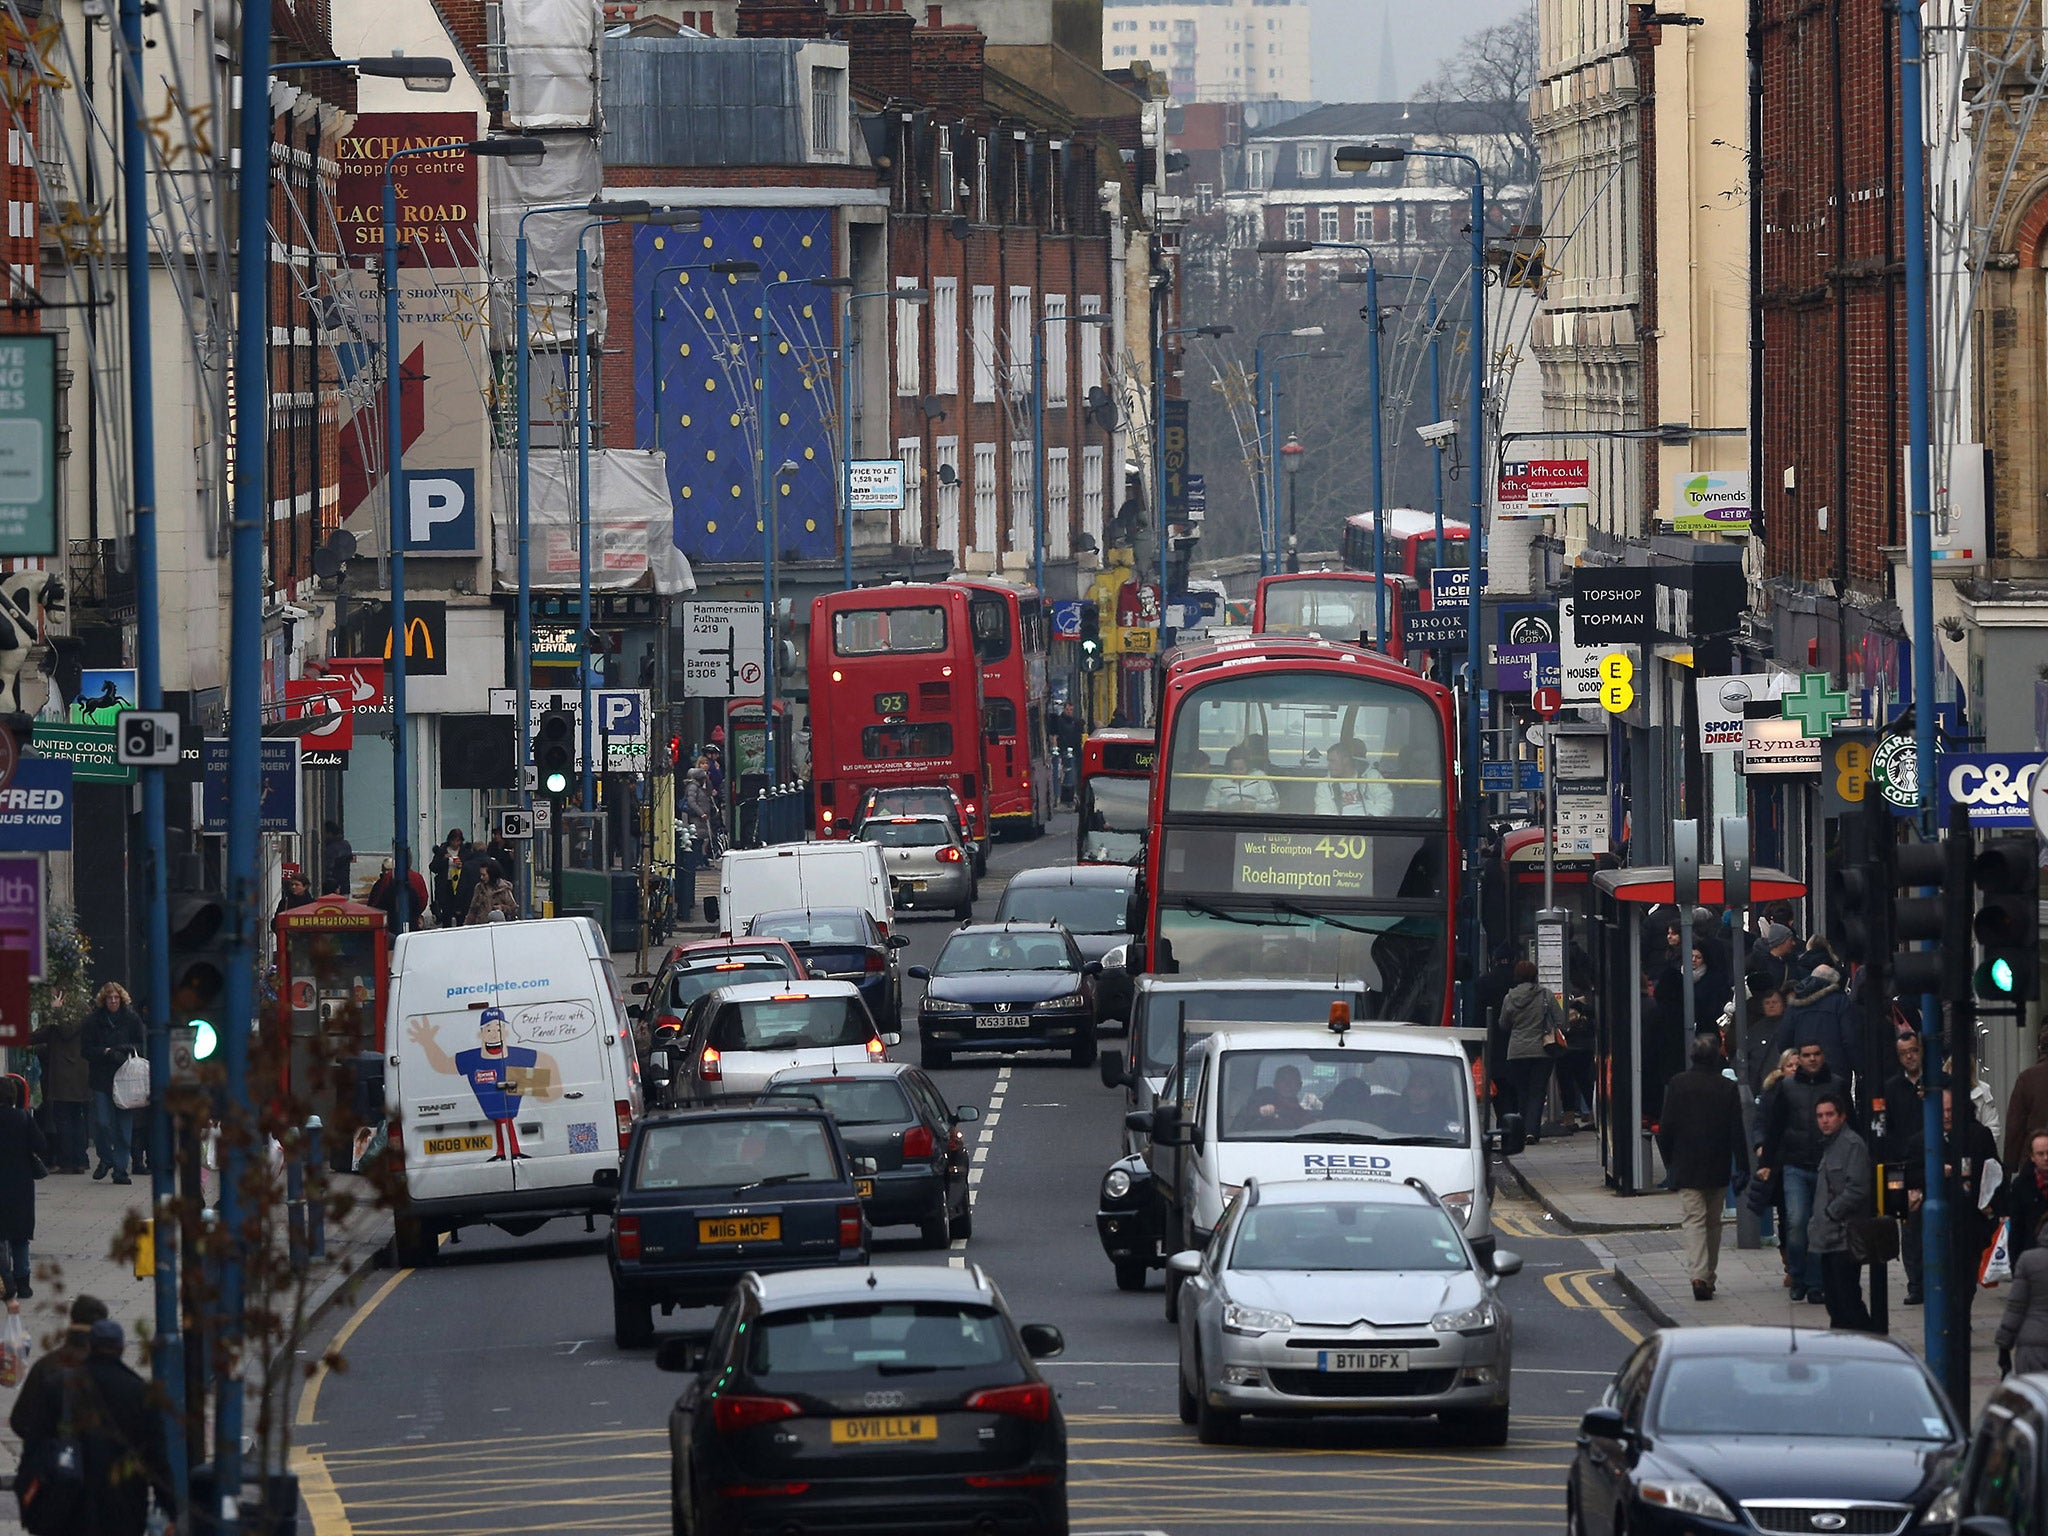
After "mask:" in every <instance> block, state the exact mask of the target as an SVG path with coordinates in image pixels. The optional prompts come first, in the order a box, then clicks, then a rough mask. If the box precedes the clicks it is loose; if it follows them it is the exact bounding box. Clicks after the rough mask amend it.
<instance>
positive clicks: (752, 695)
mask: <svg viewBox="0 0 2048 1536" xmlns="http://www.w3.org/2000/svg"><path fill="white" fill-rule="evenodd" d="M766 645H767V637H766V636H765V635H763V634H762V632H761V605H760V604H759V603H711V602H688V603H685V604H683V695H684V697H686V698H692V699H757V698H759V697H760V696H761V683H762V679H763V678H764V677H766V676H767V671H768V653H767V649H766Z"/></svg>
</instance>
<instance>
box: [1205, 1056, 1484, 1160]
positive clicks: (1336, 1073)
mask: <svg viewBox="0 0 2048 1536" xmlns="http://www.w3.org/2000/svg"><path fill="white" fill-rule="evenodd" d="M1216 1117H1217V1122H1218V1125H1219V1128H1220V1130H1221V1134H1222V1139H1223V1140H1225V1141H1324V1140H1330V1141H1334V1140H1342V1141H1346V1142H1364V1143H1376V1144H1379V1145H1382V1146H1405V1147H1462V1146H1466V1145H1469V1137H1468V1134H1467V1130H1466V1124H1465V1063H1464V1060H1463V1058H1462V1057H1451V1056H1431V1055H1423V1054H1421V1053H1420V1052H1415V1051H1375V1050H1369V1049H1365V1048H1361V1047H1356V1046H1337V1047H1334V1048H1332V1049H1328V1050H1240V1051H1228V1052H1225V1053H1224V1057H1223V1075H1222V1079H1221V1082H1220V1084H1219V1087H1218V1099H1217V1107H1216Z"/></svg>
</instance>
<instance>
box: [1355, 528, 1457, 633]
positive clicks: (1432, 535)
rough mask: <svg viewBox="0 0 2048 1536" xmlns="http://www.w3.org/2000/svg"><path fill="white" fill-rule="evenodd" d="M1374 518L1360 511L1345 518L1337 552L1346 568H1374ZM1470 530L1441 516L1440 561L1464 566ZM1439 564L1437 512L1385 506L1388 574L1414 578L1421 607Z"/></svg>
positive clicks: (1425, 602) (1361, 569) (1447, 566)
mask: <svg viewBox="0 0 2048 1536" xmlns="http://www.w3.org/2000/svg"><path fill="white" fill-rule="evenodd" d="M1373 522H1374V517H1373V514H1372V513H1370V512H1360V513H1357V514H1356V515H1354V516H1352V517H1348V518H1346V519H1345V520H1344V537H1343V544H1342V547H1341V548H1340V550H1339V551H1338V552H1339V554H1341V555H1342V556H1343V559H1344V568H1345V569H1346V570H1352V571H1370V570H1371V569H1372V568H1373V567H1372V529H1373ZM1470 531H1471V530H1470V527H1469V525H1467V524H1465V523H1454V522H1452V521H1451V520H1450V519H1449V518H1445V519H1444V558H1443V560H1442V562H1441V564H1442V565H1443V567H1444V568H1445V569H1446V570H1448V569H1450V568H1451V567H1453V566H1456V567H1459V568H1463V567H1464V565H1465V564H1466V562H1467V560H1468V559H1469V556H1468V554H1467V552H1466V548H1465V535H1466V534H1467V533H1469V532H1470ZM1438 564H1439V562H1438V560H1437V558H1436V514H1435V513H1433V512H1418V511H1417V510H1416V509H1415V508H1413V507H1389V508H1387V536H1386V568H1387V574H1388V575H1389V576H1405V577H1407V578H1408V580H1410V581H1412V582H1414V583H1415V588H1416V602H1417V604H1418V606H1420V607H1423V608H1427V607H1428V606H1429V573H1430V572H1431V571H1433V570H1435V569H1436V568H1437V566H1438Z"/></svg>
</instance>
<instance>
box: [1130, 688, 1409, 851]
mask: <svg viewBox="0 0 2048 1536" xmlns="http://www.w3.org/2000/svg"><path fill="white" fill-rule="evenodd" d="M1170 761H1171V764H1172V773H1171V774H1170V776H1169V784H1170V786H1171V792H1170V794H1169V797H1168V801H1167V809H1168V810H1169V811H1173V812H1190V811H1192V812H1203V811H1206V812H1212V813H1216V814H1222V815H1235V816H1275V817H1286V816H1392V817H1417V818H1428V819H1431V820H1441V819H1442V817H1443V816H1444V813H1445V772H1444V751H1443V735H1442V731H1441V729H1440V727H1439V725H1438V721H1437V716H1436V714H1435V712H1434V711H1433V710H1432V709H1431V708H1430V706H1429V704H1428V702H1427V701H1426V700H1425V699H1423V698H1422V697H1421V696H1419V695H1417V694H1414V693H1412V692H1410V691H1408V690H1404V689H1399V688H1394V687H1390V686H1388V685H1387V684H1384V683H1378V682H1374V681H1372V680H1370V679H1368V678H1356V677H1340V676H1332V675H1330V674H1328V673H1318V672H1305V673H1294V674H1277V673H1270V672H1269V673H1261V674H1258V675H1256V676H1246V677H1243V678H1230V679H1223V680H1219V681H1217V682H1214V683H1211V684H1209V685H1207V686H1206V687H1204V688H1202V689H1201V691H1200V692H1199V693H1198V694H1197V695H1195V697H1194V698H1193V699H1192V700H1191V701H1190V704H1189V706H1188V707H1184V708H1183V709H1182V711H1181V713H1180V715H1179V718H1178V723H1177V724H1176V725H1175V727H1174V735H1173V745H1172V753H1171V758H1170Z"/></svg>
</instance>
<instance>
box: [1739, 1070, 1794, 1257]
mask: <svg viewBox="0 0 2048 1536" xmlns="http://www.w3.org/2000/svg"><path fill="white" fill-rule="evenodd" d="M1798 1066H1799V1053H1798V1052H1797V1051H1785V1052H1782V1053H1781V1054H1780V1055H1779V1057H1778V1063H1777V1065H1776V1066H1775V1067H1773V1068H1772V1069H1771V1070H1770V1071H1769V1072H1767V1073H1765V1074H1764V1080H1763V1087H1762V1089H1761V1091H1760V1092H1759V1093H1758V1094H1757V1098H1756V1119H1755V1121H1754V1122H1753V1124H1752V1126H1751V1130H1750V1138H1751V1145H1752V1146H1754V1148H1755V1149H1756V1161H1757V1164H1758V1169H1757V1174H1756V1177H1755V1178H1753V1179H1752V1180H1751V1181H1750V1190H1749V1204H1750V1209H1751V1210H1753V1211H1755V1212H1756V1213H1757V1233H1758V1235H1759V1236H1760V1237H1762V1238H1763V1240H1764V1241H1765V1242H1767V1243H1777V1245H1778V1267H1779V1268H1780V1269H1781V1270H1783V1271H1784V1279H1785V1284H1786V1285H1787V1286H1788V1287H1789V1286H1790V1285H1791V1284H1792V1257H1791V1254H1790V1253H1789V1252H1788V1250H1787V1245H1786V1244H1785V1243H1784V1242H1782V1241H1780V1239H1779V1238H1778V1237H1777V1235H1776V1234H1778V1233H1782V1232H1783V1231H1784V1230H1785V1181H1784V1180H1783V1179H1782V1178H1778V1179H1773V1178H1771V1177H1770V1170H1769V1169H1768V1168H1766V1167H1764V1166H1763V1163H1764V1144H1763V1128H1764V1126H1765V1125H1766V1124H1767V1123H1768V1122H1769V1120H1770V1117H1771V1113H1772V1106H1774V1105H1775V1104H1776V1103H1777V1102H1778V1099H1779V1097H1780V1095H1779V1092H1778V1085H1779V1084H1780V1083H1782V1082H1783V1081H1784V1080H1785V1079H1786V1078H1788V1077H1790V1076H1791V1075H1792V1074H1793V1072H1795V1071H1796V1070H1798ZM1759 1192H1761V1194H1760V1193H1759Z"/></svg>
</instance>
